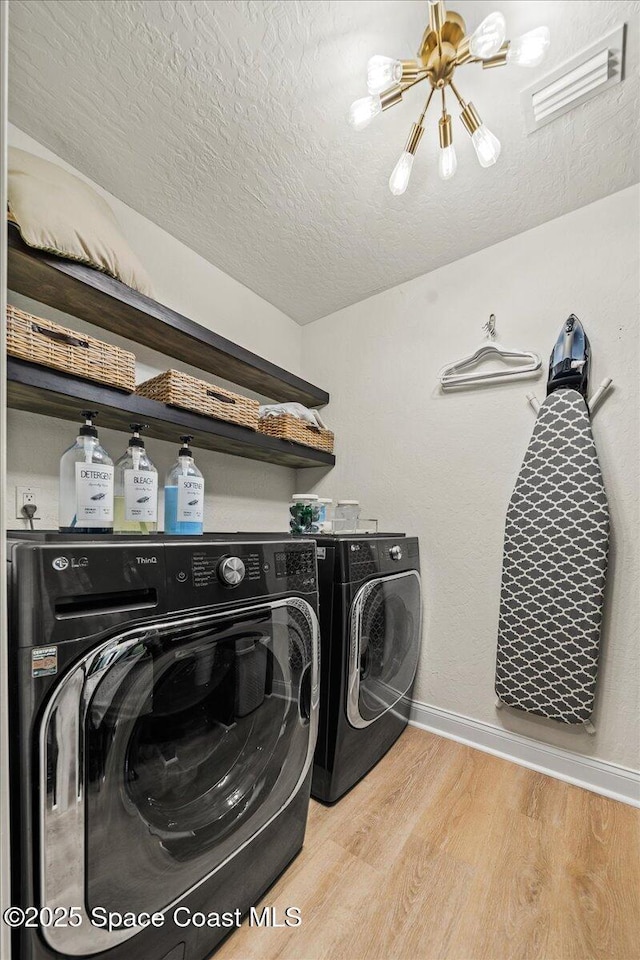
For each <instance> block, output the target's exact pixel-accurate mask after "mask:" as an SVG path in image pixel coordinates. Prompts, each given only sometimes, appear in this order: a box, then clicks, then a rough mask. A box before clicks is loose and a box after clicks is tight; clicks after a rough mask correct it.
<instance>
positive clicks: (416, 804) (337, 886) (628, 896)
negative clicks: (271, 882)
mask: <svg viewBox="0 0 640 960" xmlns="http://www.w3.org/2000/svg"><path fill="white" fill-rule="evenodd" d="M263 905H269V906H274V907H276V908H277V909H278V912H279V913H282V912H283V911H284V909H285V908H286V907H288V906H297V907H300V908H301V910H302V917H303V922H302V925H301V926H299V927H289V928H281V929H265V928H256V927H254V928H250V927H249V926H248V925H247V924H246V923H245V925H244V926H243V927H242V928H241V929H240V930H238V931H236V932H235V933H234V934H233V935H232V936H231V937H230V938H229V939H228V940H226V941H225V943H224V944H223V945H222V947H221V948H220V950H219V951H218V952H217V953H216V955H215V960H638V958H639V957H640V811H638V810H636V809H634V808H633V807H630V806H627V805H625V804H622V803H618V802H616V801H615V800H608V799H606V798H604V797H600V796H598V795H596V794H594V793H589V792H588V791H586V790H581V789H580V788H578V787H573V786H570V785H569V784H566V783H562V782H561V781H559V780H553V779H551V778H549V777H546V776H544V775H543V774H539V773H535V772H534V771H532V770H527V769H525V768H524V767H519V766H516V765H515V764H512V763H509V762H508V761H506V760H499V759H497V758H495V757H492V756H489V755H488V754H485V753H481V752H479V751H477V750H473V749H471V748H469V747H465V746H462V745H461V744H458V743H454V742H452V741H450V740H444V739H442V738H441V737H437V736H433V735H432V734H429V733H426V732H424V731H422V730H417V729H415V728H411V727H410V728H409V729H408V730H407V731H406V732H405V733H404V734H403V735H402V737H401V738H400V740H399V741H398V742H397V744H396V745H395V746H394V747H393V749H392V750H391V751H390V752H389V754H387V756H386V757H385V758H384V759H383V760H382V761H381V762H380V763H379V764H378V766H377V767H376V768H375V769H374V770H373V771H372V772H371V773H370V774H369V776H368V777H366V778H365V779H364V780H363V781H362V782H361V783H360V784H359V785H358V786H357V787H355V789H354V790H352V791H351V793H349V794H348V795H347V796H346V797H345V798H343V800H341V801H340V803H338V804H337V805H336V806H334V807H323V806H322V805H320V804H318V803H312V806H311V811H310V818H309V826H308V830H307V837H306V841H305V846H304V849H303V851H302V853H301V854H300V856H299V857H298V858H297V859H296V860H295V862H294V863H293V864H292V865H291V867H290V868H289V870H288V871H287V872H286V873H285V874H284V875H283V876H282V877H281V878H280V880H279V881H278V882H277V883H276V884H275V886H274V887H273V888H272V889H271V890H270V891H269V892H268V894H267V895H266V897H265V898H264V900H263Z"/></svg>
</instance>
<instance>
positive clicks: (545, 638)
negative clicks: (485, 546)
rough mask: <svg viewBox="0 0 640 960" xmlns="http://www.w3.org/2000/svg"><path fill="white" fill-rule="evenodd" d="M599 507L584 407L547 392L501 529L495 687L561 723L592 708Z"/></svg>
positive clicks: (603, 508)
mask: <svg viewBox="0 0 640 960" xmlns="http://www.w3.org/2000/svg"><path fill="white" fill-rule="evenodd" d="M608 545H609V511H608V507H607V497H606V493H605V489H604V484H603V481H602V474H601V473H600V465H599V463H598V455H597V452H596V448H595V444H594V442H593V436H592V433H591V423H590V419H589V412H588V409H587V405H586V403H585V401H584V399H583V397H582V395H581V394H580V393H578V391H577V390H572V389H560V390H556V391H555V392H553V393H551V394H550V395H549V396H548V397H547V398H546V400H545V401H544V403H543V404H542V406H541V407H540V411H539V413H538V416H537V418H536V423H535V427H534V429H533V435H532V437H531V442H530V443H529V448H528V450H527V453H526V456H525V458H524V462H523V464H522V468H521V470H520V475H519V477H518V479H517V481H516V485H515V489H514V491H513V494H512V497H511V500H510V502H509V509H508V511H507V520H506V526H505V540H504V555H503V564H502V589H501V596H500V618H499V623H498V651H497V659H496V683H495V690H496V694H497V696H498V698H499V699H500V700H501V701H502V702H503V703H505V704H508V705H509V706H512V707H517V708H519V709H520V710H526V711H527V712H528V713H536V714H539V715H540V716H543V717H551V718H553V719H554V720H560V721H562V722H563V723H585V722H586V721H588V720H589V718H590V716H591V713H592V711H593V702H594V697H595V688H596V679H597V674H598V653H599V644H600V626H601V622H602V604H603V597H604V586H605V576H606V569H607V552H608Z"/></svg>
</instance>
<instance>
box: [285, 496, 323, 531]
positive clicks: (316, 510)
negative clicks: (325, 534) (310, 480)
mask: <svg viewBox="0 0 640 960" xmlns="http://www.w3.org/2000/svg"><path fill="white" fill-rule="evenodd" d="M289 517H290V519H289V528H290V530H291V533H292V534H293V536H294V537H296V536H299V535H300V534H301V533H318V530H319V526H318V524H319V520H320V502H319V499H318V497H317V496H316V495H315V494H314V493H294V494H293V496H292V497H291V503H290V504H289Z"/></svg>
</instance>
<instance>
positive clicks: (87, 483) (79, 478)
mask: <svg viewBox="0 0 640 960" xmlns="http://www.w3.org/2000/svg"><path fill="white" fill-rule="evenodd" d="M111 523H113V467H105V466H102V465H101V464H97V463H76V524H77V526H79V527H85V526H94V527H106V526H109V524H111Z"/></svg>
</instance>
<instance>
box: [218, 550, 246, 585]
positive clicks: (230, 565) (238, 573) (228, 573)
mask: <svg viewBox="0 0 640 960" xmlns="http://www.w3.org/2000/svg"><path fill="white" fill-rule="evenodd" d="M245 573H246V568H245V565H244V563H243V561H242V560H241V559H240V557H225V558H224V560H221V561H220V563H219V564H218V576H219V577H220V580H221V581H222V582H223V583H225V584H226V585H227V586H228V587H237V586H238V584H239V583H242V581H243V580H244V577H245Z"/></svg>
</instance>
